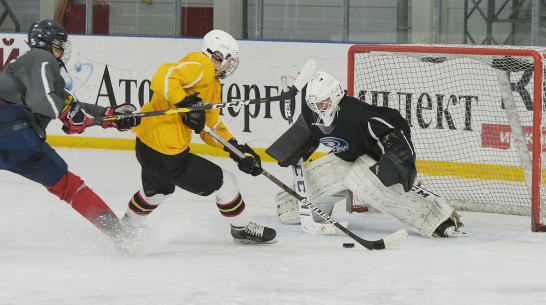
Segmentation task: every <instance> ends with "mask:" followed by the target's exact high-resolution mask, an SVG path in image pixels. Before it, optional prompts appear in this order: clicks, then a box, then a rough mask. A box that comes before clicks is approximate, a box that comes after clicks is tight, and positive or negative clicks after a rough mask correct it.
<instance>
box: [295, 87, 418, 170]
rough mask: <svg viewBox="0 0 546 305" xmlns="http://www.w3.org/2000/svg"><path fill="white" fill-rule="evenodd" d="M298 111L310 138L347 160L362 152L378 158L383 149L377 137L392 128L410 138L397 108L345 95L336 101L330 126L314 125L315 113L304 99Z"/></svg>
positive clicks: (406, 125) (353, 158) (353, 159)
mask: <svg viewBox="0 0 546 305" xmlns="http://www.w3.org/2000/svg"><path fill="white" fill-rule="evenodd" d="M301 113H302V115H303V117H304V119H305V122H306V124H307V126H308V127H309V130H310V131H311V134H312V135H313V138H315V139H316V140H318V141H320V143H322V144H323V145H326V146H328V147H330V148H331V149H332V152H333V153H335V154H336V156H338V157H339V158H341V159H343V160H345V161H349V162H354V161H355V160H356V159H357V158H358V157H360V156H362V155H364V154H368V155H370V156H371V157H373V158H374V159H376V160H378V159H379V156H380V155H381V154H382V153H383V152H382V150H381V147H380V146H379V145H377V141H378V140H379V139H381V138H382V137H383V136H385V135H386V134H387V133H389V132H391V131H392V130H393V129H399V130H401V131H402V132H403V133H404V135H405V136H406V138H407V139H408V140H410V132H411V131H410V127H409V124H408V122H407V121H406V120H405V119H404V118H403V117H402V116H401V115H400V112H398V110H396V109H392V108H388V107H378V106H372V105H369V104H367V103H365V102H362V101H360V100H358V99H356V98H354V97H351V96H347V95H345V96H344V97H343V98H342V99H341V101H340V102H339V108H338V113H337V116H336V118H335V120H334V122H333V123H332V125H331V126H328V127H324V126H322V125H315V123H316V122H317V114H316V113H314V112H313V111H312V110H311V109H310V108H309V107H308V106H307V103H302V110H301Z"/></svg>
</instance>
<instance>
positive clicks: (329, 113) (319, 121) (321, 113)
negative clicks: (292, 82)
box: [307, 100, 337, 126]
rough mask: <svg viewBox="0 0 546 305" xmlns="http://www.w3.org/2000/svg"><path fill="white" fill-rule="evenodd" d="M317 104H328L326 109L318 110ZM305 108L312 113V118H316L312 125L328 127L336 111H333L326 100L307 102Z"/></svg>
mask: <svg viewBox="0 0 546 305" xmlns="http://www.w3.org/2000/svg"><path fill="white" fill-rule="evenodd" d="M317 103H328V107H327V108H326V109H323V110H320V109H319V108H318V107H317ZM307 106H309V109H311V110H312V111H313V112H314V116H315V118H316V121H315V123H314V124H313V125H321V126H330V125H331V124H332V122H333V121H334V117H335V115H336V113H337V109H333V106H332V102H326V100H323V101H319V102H314V101H313V102H311V101H308V102H307Z"/></svg>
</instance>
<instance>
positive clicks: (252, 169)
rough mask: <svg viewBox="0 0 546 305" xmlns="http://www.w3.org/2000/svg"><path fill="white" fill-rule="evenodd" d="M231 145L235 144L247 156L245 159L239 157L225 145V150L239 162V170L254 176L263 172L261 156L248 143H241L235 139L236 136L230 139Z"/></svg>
mask: <svg viewBox="0 0 546 305" xmlns="http://www.w3.org/2000/svg"><path fill="white" fill-rule="evenodd" d="M228 142H229V143H230V144H231V145H233V146H235V148H237V149H238V150H239V151H241V152H242V153H244V154H245V155H246V157H245V158H244V159H241V158H239V156H237V155H236V154H235V153H233V152H232V151H230V150H229V149H228V148H225V147H224V150H225V151H227V152H229V157H230V158H231V159H233V161H235V163H237V166H238V167H239V170H240V171H242V172H243V173H246V174H250V175H252V176H258V175H260V174H261V173H262V172H263V169H262V160H261V159H260V156H258V154H257V153H256V152H255V151H254V150H252V148H250V146H248V145H247V144H245V145H241V144H239V143H238V142H237V140H235V138H233V139H231V140H229V141H228Z"/></svg>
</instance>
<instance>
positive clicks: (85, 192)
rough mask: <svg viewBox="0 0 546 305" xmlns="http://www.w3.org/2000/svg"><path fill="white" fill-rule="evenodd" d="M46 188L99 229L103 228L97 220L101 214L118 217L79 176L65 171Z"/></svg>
mask: <svg viewBox="0 0 546 305" xmlns="http://www.w3.org/2000/svg"><path fill="white" fill-rule="evenodd" d="M47 190H48V191H49V192H51V193H52V194H55V195H56V196H57V197H59V198H60V199H61V200H64V201H66V202H68V204H70V205H72V208H73V209H74V210H76V211H77V212H78V213H80V214H81V215H82V216H83V217H85V218H86V219H87V220H89V221H90V222H91V223H92V224H94V225H95V226H96V227H98V228H99V229H104V228H102V226H101V225H100V224H99V223H98V222H97V217H98V216H99V215H101V214H104V213H105V212H106V213H110V214H111V215H112V216H113V218H115V219H118V218H117V217H116V214H114V212H113V211H112V210H111V209H110V208H109V207H108V205H106V203H104V201H102V199H101V198H100V197H99V196H98V195H97V194H95V192H93V191H92V190H91V189H90V188H89V187H88V186H87V185H85V183H84V182H83V180H82V179H80V177H78V176H76V175H74V174H73V173H71V172H69V171H67V172H66V174H64V176H63V177H62V178H61V180H59V182H57V184H55V185H54V186H50V187H47Z"/></svg>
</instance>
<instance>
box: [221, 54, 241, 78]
mask: <svg viewBox="0 0 546 305" xmlns="http://www.w3.org/2000/svg"><path fill="white" fill-rule="evenodd" d="M226 65H231V66H230V67H229V68H228V69H226V70H225V71H224V72H222V73H220V74H219V75H218V78H220V79H224V78H226V77H228V76H230V75H231V74H233V72H235V70H237V67H238V66H239V58H233V57H231V58H228V59H227V60H226V61H225V63H224V64H223V65H221V66H220V68H218V70H220V69H222V68H223V67H225V66H226Z"/></svg>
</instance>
